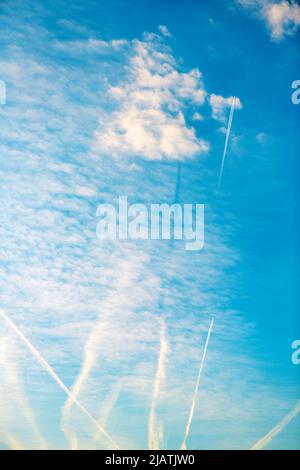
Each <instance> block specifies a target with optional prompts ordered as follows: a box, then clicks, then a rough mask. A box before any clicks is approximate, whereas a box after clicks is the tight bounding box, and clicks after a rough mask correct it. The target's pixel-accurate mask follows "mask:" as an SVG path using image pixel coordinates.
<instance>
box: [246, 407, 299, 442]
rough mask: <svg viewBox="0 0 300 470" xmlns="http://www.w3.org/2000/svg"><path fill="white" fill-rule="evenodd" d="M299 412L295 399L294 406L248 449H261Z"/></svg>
mask: <svg viewBox="0 0 300 470" xmlns="http://www.w3.org/2000/svg"><path fill="white" fill-rule="evenodd" d="M298 413H300V400H298V401H297V403H296V405H295V406H294V408H293V409H292V410H291V411H290V412H289V413H288V414H287V415H286V416H285V417H284V418H283V419H282V420H281V421H279V423H278V424H277V425H276V426H275V427H274V428H273V429H271V431H270V432H268V434H266V435H265V436H264V437H262V438H261V439H260V440H259V441H257V442H256V444H254V445H253V446H252V447H251V449H250V450H261V449H263V448H264V447H265V446H266V445H267V444H268V443H269V442H271V441H272V440H273V439H274V437H275V436H277V434H279V433H280V432H281V431H282V430H283V429H284V428H285V427H286V426H287V425H288V424H289V423H290V422H291V421H292V419H294V418H295V417H296V416H297V414H298Z"/></svg>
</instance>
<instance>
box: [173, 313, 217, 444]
mask: <svg viewBox="0 0 300 470" xmlns="http://www.w3.org/2000/svg"><path fill="white" fill-rule="evenodd" d="M213 324H214V319H213V318H212V320H211V322H210V327H209V330H208V333H207V338H206V342H205V346H204V350H203V355H202V359H201V364H200V368H199V372H198V378H197V382H196V387H195V391H194V395H193V399H192V404H191V409H190V414H189V417H188V420H187V424H186V428H185V434H184V438H183V441H182V444H181V450H185V449H186V441H187V438H188V437H189V433H190V429H191V424H192V421H193V417H194V411H195V406H196V400H197V395H198V390H199V385H200V379H201V374H202V369H203V366H204V361H205V356H206V352H207V347H208V343H209V338H210V334H211V330H212V327H213Z"/></svg>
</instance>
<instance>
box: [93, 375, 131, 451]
mask: <svg viewBox="0 0 300 470" xmlns="http://www.w3.org/2000/svg"><path fill="white" fill-rule="evenodd" d="M122 385H123V378H121V379H120V380H118V382H117V383H116V385H115V386H114V388H113V391H112V393H111V394H110V395H109V396H108V397H107V399H106V400H105V402H104V403H103V405H102V406H101V410H100V417H99V419H98V422H99V423H100V424H101V426H102V427H104V428H105V427H106V425H107V422H108V418H109V416H110V414H111V412H112V410H113V408H114V406H115V404H116V402H117V400H118V398H119V395H120V392H121V389H122ZM100 436H101V434H100V433H99V431H98V430H96V432H95V435H94V437H93V440H92V442H91V445H90V449H93V447H94V445H95V444H96V442H97V441H98V439H99V438H100Z"/></svg>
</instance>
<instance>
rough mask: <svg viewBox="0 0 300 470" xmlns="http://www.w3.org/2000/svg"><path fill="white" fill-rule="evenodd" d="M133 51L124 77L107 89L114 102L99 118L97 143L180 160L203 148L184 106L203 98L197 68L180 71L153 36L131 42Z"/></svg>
mask: <svg viewBox="0 0 300 470" xmlns="http://www.w3.org/2000/svg"><path fill="white" fill-rule="evenodd" d="M133 51H134V52H133V55H132V56H131V59H130V61H129V73H128V79H127V80H126V81H125V83H123V84H122V85H121V86H114V87H110V89H109V91H110V95H111V97H112V98H113V99H114V101H115V102H116V103H117V104H118V107H117V109H116V110H115V111H113V112H111V113H109V114H108V115H107V116H106V117H105V118H103V119H102V120H101V122H100V128H99V130H98V131H97V132H96V143H95V148H96V149H97V150H99V151H101V152H105V153H108V154H112V155H115V156H118V157H122V156H124V155H131V156H138V157H142V158H145V159H149V160H161V159H166V160H184V159H185V158H191V157H193V156H194V155H196V154H201V153H204V152H207V151H208V149H209V144H208V143H207V142H206V141H205V140H204V139H201V138H198V137H197V136H196V132H195V129H194V128H193V127H188V125H187V123H186V118H185V109H186V105H190V106H194V107H199V106H201V105H203V104H204V102H205V98H206V92H205V89H204V87H203V83H202V80H201V73H200V72H199V70H198V69H193V70H191V71H190V72H188V73H184V72H180V71H179V70H178V69H177V64H176V62H175V60H174V58H173V56H172V55H171V53H170V52H169V50H168V49H167V48H166V47H165V46H164V45H163V44H162V43H161V41H160V40H159V38H158V37H157V36H156V35H147V36H146V37H145V40H144V41H133Z"/></svg>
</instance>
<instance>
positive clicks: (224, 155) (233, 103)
mask: <svg viewBox="0 0 300 470" xmlns="http://www.w3.org/2000/svg"><path fill="white" fill-rule="evenodd" d="M235 100H236V98H235V96H234V97H233V98H232V103H231V108H230V114H229V119H228V124H227V131H226V138H225V145H224V150H223V157H222V163H221V170H220V174H219V181H218V186H217V194H218V192H219V190H220V187H221V183H222V177H223V171H224V164H225V159H226V154H227V148H228V142H229V137H230V131H231V125H232V119H233V113H234V107H235Z"/></svg>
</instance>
